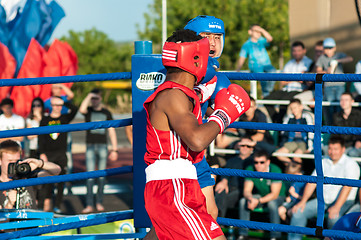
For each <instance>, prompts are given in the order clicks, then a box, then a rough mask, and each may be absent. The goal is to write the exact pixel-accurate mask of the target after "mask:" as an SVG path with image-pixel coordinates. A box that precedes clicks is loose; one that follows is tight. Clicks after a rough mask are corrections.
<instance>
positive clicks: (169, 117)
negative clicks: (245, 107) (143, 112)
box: [150, 89, 220, 152]
mask: <svg viewBox="0 0 361 240" xmlns="http://www.w3.org/2000/svg"><path fill="white" fill-rule="evenodd" d="M192 111H193V104H192V103H191V102H190V100H189V98H188V96H187V95H186V94H184V93H183V92H182V91H181V90H178V89H171V90H166V91H163V92H161V93H160V94H158V96H157V97H156V99H155V100H154V101H153V102H152V104H151V106H150V120H151V123H152V125H153V126H154V127H155V128H156V129H159V130H169V129H173V130H175V132H176V133H177V134H178V135H179V137H180V138H181V139H182V140H183V141H184V142H185V144H187V146H188V147H189V148H190V149H191V150H193V151H197V152H199V151H202V150H204V149H205V148H206V147H207V146H208V145H209V144H210V143H211V142H212V141H213V140H214V138H215V137H216V136H217V134H218V133H219V130H220V129H219V126H218V124H217V123H215V122H210V123H207V124H199V123H198V120H197V118H196V116H195V115H194V114H193V113H192Z"/></svg>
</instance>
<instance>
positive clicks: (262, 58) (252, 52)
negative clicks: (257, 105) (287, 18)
mask: <svg viewBox="0 0 361 240" xmlns="http://www.w3.org/2000/svg"><path fill="white" fill-rule="evenodd" d="M248 34H249V36H250V38H249V39H248V40H247V41H246V42H245V43H244V44H243V46H242V48H241V51H240V53H239V60H238V63H237V68H236V70H237V71H239V70H241V68H242V66H243V64H244V62H245V61H246V58H248V67H249V70H250V71H251V72H252V73H263V72H267V73H271V72H276V69H275V68H274V67H273V66H272V64H271V60H270V58H269V56H268V53H267V50H266V47H268V46H269V45H270V42H272V40H273V37H272V36H271V34H270V33H269V32H267V31H266V30H265V29H263V28H262V27H260V26H259V25H257V24H254V25H252V26H250V28H249V30H248ZM262 35H263V37H262ZM274 85H275V82H274V81H261V87H262V93H263V97H266V96H268V95H269V94H270V92H272V91H273V88H274Z"/></svg>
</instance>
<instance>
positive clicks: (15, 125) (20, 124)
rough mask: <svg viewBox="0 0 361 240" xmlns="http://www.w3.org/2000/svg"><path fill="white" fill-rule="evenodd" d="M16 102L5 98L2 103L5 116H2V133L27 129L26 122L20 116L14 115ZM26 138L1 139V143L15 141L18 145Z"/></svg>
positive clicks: (0, 124)
mask: <svg viewBox="0 0 361 240" xmlns="http://www.w3.org/2000/svg"><path fill="white" fill-rule="evenodd" d="M13 107H14V102H13V100H11V99H10V98H4V99H3V100H2V101H1V103H0V108H1V110H2V112H3V114H1V115H0V131H5V130H13V129H21V128H25V121H24V118H22V117H21V116H19V115H16V114H15V113H13ZM23 138H24V137H22V136H21V137H10V138H1V139H0V142H3V141H5V140H14V141H16V142H18V143H20V142H21V141H23Z"/></svg>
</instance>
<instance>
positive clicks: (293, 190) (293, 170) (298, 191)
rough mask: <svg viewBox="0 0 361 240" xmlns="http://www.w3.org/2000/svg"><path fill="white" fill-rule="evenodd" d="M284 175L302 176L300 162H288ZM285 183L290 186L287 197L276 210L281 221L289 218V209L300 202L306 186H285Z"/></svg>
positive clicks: (296, 183)
mask: <svg viewBox="0 0 361 240" xmlns="http://www.w3.org/2000/svg"><path fill="white" fill-rule="evenodd" d="M285 173H287V174H296V175H302V174H303V172H302V162H294V161H292V162H290V163H289V164H288V165H287V167H286V170H285ZM287 183H288V184H290V186H289V187H288V196H287V197H286V201H285V202H284V203H283V204H282V206H280V207H279V208H278V214H279V215H280V218H281V219H282V220H283V221H286V220H287V219H289V218H290V217H291V215H292V212H291V208H292V207H293V206H294V205H296V203H298V202H299V201H300V200H301V197H302V194H303V190H304V188H305V185H306V183H304V182H286V184H285V185H288V184H287Z"/></svg>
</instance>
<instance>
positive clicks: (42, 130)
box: [0, 118, 133, 138]
mask: <svg viewBox="0 0 361 240" xmlns="http://www.w3.org/2000/svg"><path fill="white" fill-rule="evenodd" d="M132 121H133V120H132V119H131V118H127V119H121V120H108V121H99V122H86V123H73V124H63V125H54V126H43V127H36V128H23V129H14V130H6V131H0V138H8V137H18V136H29V135H42V134H49V133H54V132H57V133H61V132H75V131H84V130H92V129H98V128H111V127H112V128H117V127H124V126H128V125H131V124H132Z"/></svg>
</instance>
